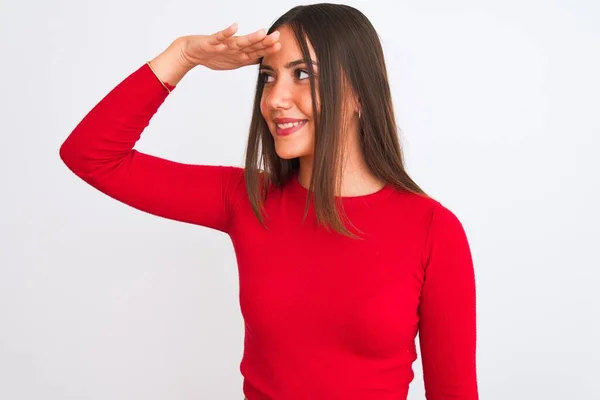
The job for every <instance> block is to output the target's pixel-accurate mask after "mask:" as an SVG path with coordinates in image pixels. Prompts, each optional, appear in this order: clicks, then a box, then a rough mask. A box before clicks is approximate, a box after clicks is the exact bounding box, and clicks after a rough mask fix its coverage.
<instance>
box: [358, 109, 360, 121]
mask: <svg viewBox="0 0 600 400" xmlns="http://www.w3.org/2000/svg"><path fill="white" fill-rule="evenodd" d="M358 119H360V110H358Z"/></svg>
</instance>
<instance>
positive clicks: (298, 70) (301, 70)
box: [294, 69, 309, 80]
mask: <svg viewBox="0 0 600 400" xmlns="http://www.w3.org/2000/svg"><path fill="white" fill-rule="evenodd" d="M294 73H295V74H296V78H298V79H299V80H304V79H308V77H309V74H308V71H307V70H305V69H297V70H295V71H294ZM302 74H305V75H306V77H305V78H302Z"/></svg>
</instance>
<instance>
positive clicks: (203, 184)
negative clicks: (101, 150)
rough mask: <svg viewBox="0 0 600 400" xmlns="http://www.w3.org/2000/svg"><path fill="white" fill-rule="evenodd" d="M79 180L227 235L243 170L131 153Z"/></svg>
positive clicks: (147, 209) (152, 211)
mask: <svg viewBox="0 0 600 400" xmlns="http://www.w3.org/2000/svg"><path fill="white" fill-rule="evenodd" d="M75 170H76V171H77V172H76V173H77V174H78V175H80V177H81V178H82V179H83V180H84V181H86V182H87V183H89V184H90V185H92V186H93V187H95V188H96V189H98V190H100V191H102V192H103V193H105V194H106V195H108V196H111V197H113V198H114V199H116V200H119V201H120V202H123V203H125V204H128V205H130V206H132V207H134V208H136V209H139V210H142V211H145V212H148V213H150V214H153V215H157V216H160V217H164V218H168V219H172V220H177V221H182V222H188V223H192V224H197V225H202V226H206V227H209V228H213V229H216V230H219V231H222V232H227V231H228V228H229V223H230V219H231V216H232V213H233V205H234V202H235V199H234V197H235V196H236V193H237V192H238V190H239V188H240V185H243V169H241V168H239V167H233V166H216V165H194V164H183V163H179V162H174V161H170V160H167V159H163V158H159V157H155V156H152V155H149V154H145V153H141V152H139V151H136V150H132V151H131V152H130V153H129V154H128V155H127V156H126V157H124V158H123V159H121V160H119V162H118V163H116V164H112V163H107V164H106V165H105V166H104V167H100V168H94V169H93V170H90V173H89V174H85V173H83V172H82V171H81V169H75Z"/></svg>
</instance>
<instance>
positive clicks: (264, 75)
mask: <svg viewBox="0 0 600 400" xmlns="http://www.w3.org/2000/svg"><path fill="white" fill-rule="evenodd" d="M269 78H273V77H272V76H271V75H269V74H267V73H266V72H261V73H260V79H261V80H262V81H263V82H264V83H271V82H270V81H269V80H268V79H269Z"/></svg>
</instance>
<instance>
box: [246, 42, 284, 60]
mask: <svg viewBox="0 0 600 400" xmlns="http://www.w3.org/2000/svg"><path fill="white" fill-rule="evenodd" d="M280 49H281V43H279V42H277V43H275V44H274V45H272V46H269V47H266V48H264V49H261V50H256V51H252V52H250V53H246V54H247V55H248V58H250V59H255V58H261V57H264V56H266V55H269V54H273V53H276V52H278V51H279V50H280Z"/></svg>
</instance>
